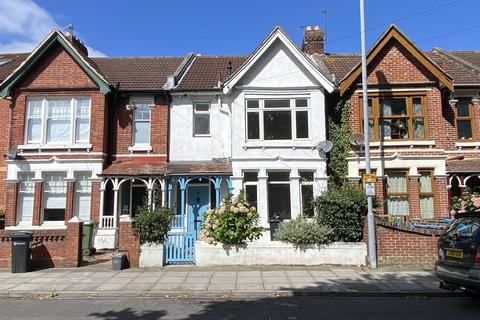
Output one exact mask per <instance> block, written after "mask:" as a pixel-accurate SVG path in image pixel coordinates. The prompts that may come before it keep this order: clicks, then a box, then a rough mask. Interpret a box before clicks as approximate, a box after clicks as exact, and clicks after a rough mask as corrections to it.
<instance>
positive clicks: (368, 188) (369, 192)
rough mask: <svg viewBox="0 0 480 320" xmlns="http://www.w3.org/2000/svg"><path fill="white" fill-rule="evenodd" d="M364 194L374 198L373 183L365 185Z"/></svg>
mask: <svg viewBox="0 0 480 320" xmlns="http://www.w3.org/2000/svg"><path fill="white" fill-rule="evenodd" d="M365 194H366V195H367V196H375V183H373V182H366V183H365Z"/></svg>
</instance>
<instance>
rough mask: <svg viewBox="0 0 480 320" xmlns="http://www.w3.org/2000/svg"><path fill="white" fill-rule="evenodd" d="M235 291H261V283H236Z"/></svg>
mask: <svg viewBox="0 0 480 320" xmlns="http://www.w3.org/2000/svg"><path fill="white" fill-rule="evenodd" d="M236 290H237V291H263V290H264V287H263V284H262V283H243V284H242V283H237V288H236Z"/></svg>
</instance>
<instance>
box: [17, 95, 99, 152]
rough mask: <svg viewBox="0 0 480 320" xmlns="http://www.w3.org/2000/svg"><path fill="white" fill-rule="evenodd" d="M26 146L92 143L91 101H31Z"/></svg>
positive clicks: (39, 99) (28, 102) (81, 98)
mask: <svg viewBox="0 0 480 320" xmlns="http://www.w3.org/2000/svg"><path fill="white" fill-rule="evenodd" d="M25 118H26V119H25V122H26V123H25V130H26V132H25V143H26V144H46V145H72V144H75V143H88V142H89V141H90V98H88V97H49V98H29V99H28V100H27V110H26V117H25Z"/></svg>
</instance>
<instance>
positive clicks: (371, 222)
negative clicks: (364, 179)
mask: <svg viewBox="0 0 480 320" xmlns="http://www.w3.org/2000/svg"><path fill="white" fill-rule="evenodd" d="M360 34H361V37H360V38H361V42H362V91H363V128H364V129H363V131H364V135H365V148H364V152H365V171H366V173H367V175H369V174H370V171H371V170H370V124H369V123H368V95H367V94H368V91H367V57H366V50H365V0H360ZM372 197H373V196H372V195H371V194H367V202H368V214H367V223H368V258H369V262H370V268H372V269H376V268H377V249H376V245H375V217H374V216H373V199H372Z"/></svg>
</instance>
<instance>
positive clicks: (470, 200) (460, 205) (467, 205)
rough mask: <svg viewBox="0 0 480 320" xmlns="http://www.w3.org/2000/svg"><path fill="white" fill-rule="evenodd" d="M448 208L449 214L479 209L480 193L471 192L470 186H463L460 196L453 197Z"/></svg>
mask: <svg viewBox="0 0 480 320" xmlns="http://www.w3.org/2000/svg"><path fill="white" fill-rule="evenodd" d="M450 209H451V212H450V213H451V214H455V213H457V212H471V211H477V210H480V194H479V193H478V192H473V191H472V189H470V188H465V190H463V193H462V197H461V198H459V197H453V199H452V205H451V206H450Z"/></svg>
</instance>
